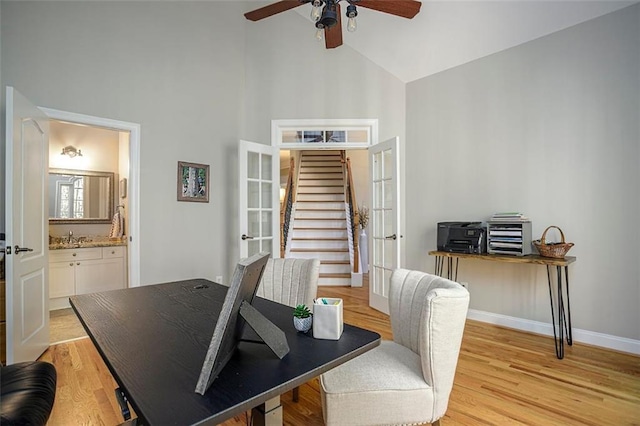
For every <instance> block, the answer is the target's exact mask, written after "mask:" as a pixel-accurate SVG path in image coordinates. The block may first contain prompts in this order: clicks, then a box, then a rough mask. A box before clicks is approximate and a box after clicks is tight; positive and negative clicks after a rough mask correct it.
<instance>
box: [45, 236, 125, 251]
mask: <svg viewBox="0 0 640 426" xmlns="http://www.w3.org/2000/svg"><path fill="white" fill-rule="evenodd" d="M126 245H127V239H126V238H109V237H78V238H75V237H74V238H73V239H72V240H71V242H69V239H68V238H66V237H51V239H50V242H49V250H63V249H73V248H90V247H113V246H126Z"/></svg>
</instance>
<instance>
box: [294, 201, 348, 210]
mask: <svg viewBox="0 0 640 426" xmlns="http://www.w3.org/2000/svg"><path fill="white" fill-rule="evenodd" d="M302 202H303V203H304V202H305V201H302ZM296 211H297V212H343V211H344V209H309V208H306V209H304V208H303V209H301V208H296Z"/></svg>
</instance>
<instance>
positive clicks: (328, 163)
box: [300, 159, 342, 170]
mask: <svg viewBox="0 0 640 426" xmlns="http://www.w3.org/2000/svg"><path fill="white" fill-rule="evenodd" d="M306 167H342V163H341V162H340V161H307V160H305V159H303V160H302V161H301V162H300V170H303V169H304V168H306Z"/></svg>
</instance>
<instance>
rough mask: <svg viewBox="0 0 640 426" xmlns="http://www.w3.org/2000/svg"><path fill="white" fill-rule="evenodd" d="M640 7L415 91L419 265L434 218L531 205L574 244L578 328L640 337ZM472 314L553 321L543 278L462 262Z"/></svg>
mask: <svg viewBox="0 0 640 426" xmlns="http://www.w3.org/2000/svg"><path fill="white" fill-rule="evenodd" d="M639 45H640V6H638V5H636V6H632V7H630V8H627V9H622V10H620V11H617V12H614V13H612V14H609V15H606V16H603V17H601V18H597V19H595V20H592V21H588V22H586V23H583V24H580V25H577V26H575V27H572V28H569V29H567V30H563V31H560V32H557V33H554V34H551V35H549V36H547V37H543V38H540V39H538V40H534V41H532V42H529V43H526V44H524V45H521V46H518V47H515V48H512V49H509V50H507V51H504V52H501V53H497V54H494V55H491V56H488V57H485V58H482V59H480V60H477V61H474V62H471V63H469V64H466V65H463V66H460V67H457V68H454V69H452V70H449V71H445V72H442V73H439V74H436V75H433V76H431V77H427V78H424V79H421V80H418V81H415V82H413V83H410V84H408V86H407V93H408V95H407V138H408V141H407V168H408V170H410V171H411V172H410V176H411V180H409V181H408V182H407V186H406V190H407V194H411V196H410V198H409V199H408V200H407V228H408V229H409V230H410V231H409V232H407V248H408V249H407V253H408V258H407V266H408V267H410V268H418V269H423V270H428V271H432V270H433V264H434V260H433V258H429V256H428V255H427V252H428V251H429V250H434V249H435V248H436V223H437V222H439V221H445V220H486V219H488V217H489V216H490V215H491V214H492V213H493V212H495V211H504V210H507V211H513V210H519V211H523V212H525V213H526V214H527V215H528V216H529V217H530V218H531V219H532V222H533V235H534V238H539V237H540V235H541V234H542V232H543V231H544V229H545V228H546V227H547V226H549V225H558V226H560V227H561V228H562V229H563V231H564V232H565V235H566V237H567V239H568V240H569V241H571V242H574V243H575V244H576V245H575V247H574V248H573V249H572V250H571V252H570V253H569V254H570V255H572V256H576V257H577V261H576V263H575V264H574V265H572V266H571V267H570V268H569V269H570V280H571V281H570V284H571V308H572V321H573V326H574V328H577V329H583V330H589V331H593V332H598V333H605V334H609V335H613V336H619V337H623V338H629V339H636V340H638V339H640V310H638V306H639V305H640V245H639V244H638V241H640V227H638V226H637V225H636V222H637V220H638V217H640V173H639V169H640V167H639V166H640V125H639V123H640V116H639V111H640V81H639V80H640V72H639V70H640V58H639V56H640V54H639V48H638V46H639ZM458 279H459V280H461V281H468V282H469V283H470V291H471V308H472V309H477V310H481V311H488V312H491V313H496V314H503V315H507V316H513V317H518V318H524V319H530V320H536V321H542V322H546V323H548V322H550V320H551V318H550V312H549V299H548V298H549V293H548V289H547V284H546V272H545V269H544V268H542V267H540V266H517V265H507V264H494V263H493V262H486V263H483V262H478V261H467V260H463V261H461V263H460V270H459V274H458Z"/></svg>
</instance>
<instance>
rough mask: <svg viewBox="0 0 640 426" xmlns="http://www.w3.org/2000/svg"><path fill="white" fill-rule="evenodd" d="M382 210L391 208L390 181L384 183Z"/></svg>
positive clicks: (391, 192) (391, 186)
mask: <svg viewBox="0 0 640 426" xmlns="http://www.w3.org/2000/svg"><path fill="white" fill-rule="evenodd" d="M384 208H385V209H391V208H393V182H392V181H391V180H385V181H384Z"/></svg>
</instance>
